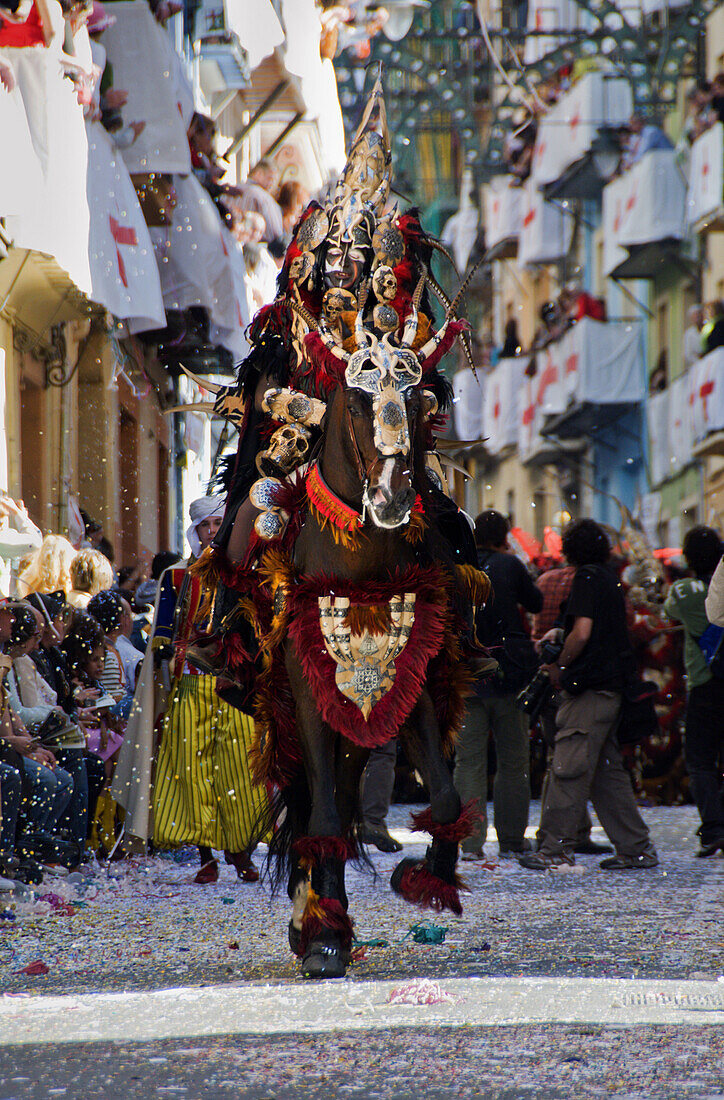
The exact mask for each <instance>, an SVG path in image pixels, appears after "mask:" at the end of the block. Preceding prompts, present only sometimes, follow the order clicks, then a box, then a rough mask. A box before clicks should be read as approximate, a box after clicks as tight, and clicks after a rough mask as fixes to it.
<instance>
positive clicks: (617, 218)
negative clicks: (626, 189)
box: [613, 199, 621, 233]
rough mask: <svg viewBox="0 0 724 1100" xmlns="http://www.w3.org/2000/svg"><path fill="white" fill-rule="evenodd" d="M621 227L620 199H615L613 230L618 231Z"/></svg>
mask: <svg viewBox="0 0 724 1100" xmlns="http://www.w3.org/2000/svg"><path fill="white" fill-rule="evenodd" d="M620 228H621V200H620V199H616V214H615V216H614V219H613V231H614V233H618V231H619V229H620Z"/></svg>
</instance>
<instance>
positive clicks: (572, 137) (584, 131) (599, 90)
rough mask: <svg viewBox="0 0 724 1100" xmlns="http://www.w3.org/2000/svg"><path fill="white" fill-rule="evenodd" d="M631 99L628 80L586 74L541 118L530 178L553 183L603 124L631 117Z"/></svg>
mask: <svg viewBox="0 0 724 1100" xmlns="http://www.w3.org/2000/svg"><path fill="white" fill-rule="evenodd" d="M632 110H633V100H632V97H631V88H630V85H629V83H628V81H627V80H624V79H622V78H621V77H615V76H611V75H609V74H607V73H603V72H593V73H586V74H585V75H584V76H582V77H581V79H580V80H578V81H577V82H576V83H575V84H574V85H573V87H572V88H571V90H570V91H569V92H566V94H565V95H564V96H562V97H561V99H559V100H558V102H557V103H556V104H555V106H553V107H551V109H550V110H549V111H548V113H547V114H546V115H544V116H543V118H542V119H541V121H540V124H539V126H538V134H537V137H536V143H535V150H534V153H533V170H532V173H531V174H532V177H533V179H534V180H535V181H536V183H537V184H538V185H539V186H542V185H543V184H546V183H552V182H553V180H557V179H558V178H559V177H560V176H562V175H563V173H564V172H565V170H566V168H569V167H570V166H571V165H572V164H575V163H576V161H577V160H580V159H581V158H582V157H583V156H585V154H586V153H587V152H588V151H589V149H590V148H591V146H592V145H593V141H594V138H595V137H596V134H597V133H598V131H599V129H600V128H601V127H603V126H620V125H621V124H622V123H623V122H626V121H627V120H628V119H629V118H630V117H631V112H632Z"/></svg>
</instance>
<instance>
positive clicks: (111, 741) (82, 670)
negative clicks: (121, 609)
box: [63, 614, 123, 780]
mask: <svg viewBox="0 0 724 1100" xmlns="http://www.w3.org/2000/svg"><path fill="white" fill-rule="evenodd" d="M63 652H64V653H65V656H66V659H67V661H68V668H69V670H70V675H71V680H72V682H73V690H74V692H76V693H78V692H82V691H83V690H84V689H87V688H95V689H97V690H98V691H99V692H101V693H102V692H103V689H102V686H101V682H100V679H101V676H102V675H103V666H104V663H105V647H104V644H103V631H102V630H101V628H100V626H99V625H98V623H97V622H96V621H95V619H94V618H93V617H92V616H91V615H87V614H79V615H75V616H74V618H73V625H72V626H71V628H70V630H69V631H68V633H67V634H66V636H65V640H64V641H63ZM96 713H97V718H98V722H97V725H95V726H94V727H92V728H91V729H86V734H87V741H88V748H89V749H90V751H91V752H93V753H95V754H96V756H100V758H101V759H102V760H103V761H105V764H106V779H107V780H110V779H111V777H112V774H113V765H114V763H115V760H116V757H117V754H118V750H119V749H120V747H121V745H122V744H123V734H122V733H121V732H120V731H119V728H118V722H117V720H116V719H114V717H113V715H112V714H111V713H110V705H109V707H104V708H103V709H102V710H98V711H96Z"/></svg>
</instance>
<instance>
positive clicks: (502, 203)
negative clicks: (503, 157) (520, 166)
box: [485, 176, 523, 260]
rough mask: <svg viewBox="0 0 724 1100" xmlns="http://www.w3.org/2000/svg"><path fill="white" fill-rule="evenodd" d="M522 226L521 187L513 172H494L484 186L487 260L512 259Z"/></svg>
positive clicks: (516, 248) (516, 249) (515, 252)
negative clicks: (501, 173) (496, 173)
mask: <svg viewBox="0 0 724 1100" xmlns="http://www.w3.org/2000/svg"><path fill="white" fill-rule="evenodd" d="M522 226H523V189H522V187H515V186H513V176H495V177H494V178H493V179H492V180H491V181H490V184H489V186H488V187H487V188H486V189H485V245H486V248H487V252H486V255H485V258H486V260H511V259H513V258H514V257H515V256H516V255H517V253H518V238H519V237H520V231H521V228H522Z"/></svg>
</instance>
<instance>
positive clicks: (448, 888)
mask: <svg viewBox="0 0 724 1100" xmlns="http://www.w3.org/2000/svg"><path fill="white" fill-rule="evenodd" d="M398 871H400V872H401V873H399V874H398ZM460 885H461V883H460V880H459V879H458V878H457V876H454V881H453V882H446V881H445V880H444V879H442V878H440V877H439V876H438V875H436V874H434V872H433V871H432V870H431V869H430V866H429V864H428V862H427V860H412V859H409V860H407V859H406V860H403V861H402V863H401V864H399V866H398V868H397V870H396V871H395V873H394V874H393V876H392V887H393V889H394V890H395V891H396V892H397V893H398V894H401V895H402V897H403V898H405V900H406V901H410V902H412V904H413V905H419V906H420V907H421V908H423V909H434V910H435V912H436V913H441V912H442V911H443V909H449V910H450V912H451V913H454V914H455V916H457V917H459V916H461V914H462V911H463V907H462V904H461V902H460V895H459V893H458V889H459V886H460Z"/></svg>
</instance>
